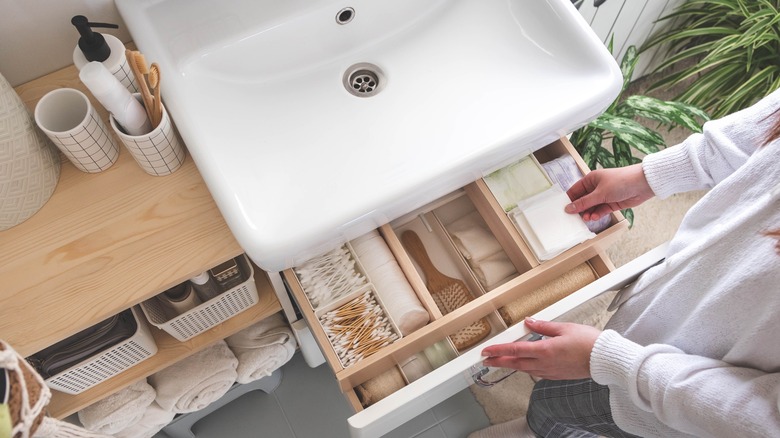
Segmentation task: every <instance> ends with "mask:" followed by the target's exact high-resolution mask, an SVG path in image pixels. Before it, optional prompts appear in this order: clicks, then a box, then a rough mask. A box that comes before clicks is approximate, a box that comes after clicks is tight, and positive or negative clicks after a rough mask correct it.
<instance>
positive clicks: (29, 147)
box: [0, 74, 60, 231]
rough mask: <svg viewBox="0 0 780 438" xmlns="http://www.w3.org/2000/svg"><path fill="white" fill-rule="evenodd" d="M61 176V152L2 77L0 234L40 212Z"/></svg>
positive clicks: (0, 104) (0, 94) (0, 86)
mask: <svg viewBox="0 0 780 438" xmlns="http://www.w3.org/2000/svg"><path fill="white" fill-rule="evenodd" d="M59 177H60V155H59V153H58V152H57V150H56V149H55V148H54V147H53V146H52V144H51V142H50V141H49V140H48V139H47V138H46V136H45V135H43V133H41V132H40V131H39V130H38V127H37V126H36V125H35V123H34V122H33V120H32V117H31V116H30V114H29V113H28V112H27V109H26V108H25V107H24V104H23V103H22V99H20V98H19V95H18V94H16V91H14V89H13V88H11V85H10V84H9V83H8V81H7V80H6V79H5V77H3V75H2V74H0V231H2V230H6V229H8V228H11V227H13V226H14V225H17V224H20V223H22V222H24V221H25V220H27V219H28V218H29V217H30V216H32V215H33V214H35V212H37V211H38V210H40V208H41V207H43V205H44V204H45V203H46V201H48V200H49V197H50V196H51V194H52V192H54V188H55V187H56V186H57V181H58V180H59Z"/></svg>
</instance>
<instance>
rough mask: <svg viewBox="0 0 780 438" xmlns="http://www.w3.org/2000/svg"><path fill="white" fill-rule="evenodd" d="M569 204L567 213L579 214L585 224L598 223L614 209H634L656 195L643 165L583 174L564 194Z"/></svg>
mask: <svg viewBox="0 0 780 438" xmlns="http://www.w3.org/2000/svg"><path fill="white" fill-rule="evenodd" d="M566 194H567V195H569V199H571V200H572V203H571V204H569V205H567V206H566V213H581V214H582V218H583V219H584V220H586V221H595V220H599V219H600V218H601V217H602V216H605V215H607V214H609V213H610V212H613V211H615V210H622V209H624V208H631V207H636V206H637V205H639V204H641V203H643V202H645V201H647V200H648V199H650V198H652V197H653V196H655V194H654V193H653V190H652V189H651V188H650V185H649V184H648V183H647V179H646V178H645V173H644V171H642V164H634V165H632V166H628V167H619V168H614V169H599V170H594V171H593V172H590V173H588V174H587V175H585V177H584V178H582V179H580V180H579V181H577V182H576V183H574V185H573V186H571V188H570V189H569V190H568V191H567V192H566Z"/></svg>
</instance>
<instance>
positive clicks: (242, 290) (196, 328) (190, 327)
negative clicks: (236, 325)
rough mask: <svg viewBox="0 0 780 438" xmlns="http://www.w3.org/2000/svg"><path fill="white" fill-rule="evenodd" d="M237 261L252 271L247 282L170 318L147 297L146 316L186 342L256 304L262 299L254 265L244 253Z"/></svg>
mask: <svg viewBox="0 0 780 438" xmlns="http://www.w3.org/2000/svg"><path fill="white" fill-rule="evenodd" d="M238 263H239V264H241V266H242V268H243V271H244V272H249V279H248V280H247V281H245V282H243V283H241V284H240V285H238V286H236V287H234V288H232V289H230V290H228V291H226V292H223V293H221V294H219V295H218V296H216V297H214V298H212V299H210V300H208V301H206V302H205V303H202V304H199V305H198V306H197V307H194V308H192V309H190V310H188V311H187V312H184V313H182V314H181V315H179V316H177V317H175V318H173V319H170V320H169V319H168V317H167V316H165V311H164V310H163V308H162V306H161V305H160V303H159V301H158V300H156V299H154V298H152V299H149V300H146V301H144V302H142V303H141V309H142V310H143V312H144V315H146V319H148V320H149V322H150V323H151V324H152V325H153V326H155V327H157V328H158V329H161V330H165V332H167V333H168V334H169V335H171V336H173V337H174V338H176V339H177V340H179V341H186V340H188V339H190V338H192V337H195V336H197V335H199V334H201V333H203V332H205V331H206V330H209V329H210V328H212V327H214V326H216V325H217V324H220V323H222V322H224V321H226V320H228V319H230V318H232V317H234V316H236V315H238V314H239V313H241V312H243V311H244V310H247V309H248V308H250V307H252V306H253V305H255V304H257V303H258V301H260V299H259V297H258V295H257V286H256V285H255V278H254V276H255V273H254V269H252V264H251V263H249V261H248V260H247V259H246V256H245V255H242V256H241V257H239V258H238Z"/></svg>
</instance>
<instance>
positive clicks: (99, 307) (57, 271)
mask: <svg viewBox="0 0 780 438" xmlns="http://www.w3.org/2000/svg"><path fill="white" fill-rule="evenodd" d="M60 87H71V88H77V89H80V90H82V91H84V92H85V93H86V94H87V95H88V96H90V99H92V102H93V104H96V101H95V100H94V98H92V96H91V94H90V93H89V92H88V91H87V90H86V88H85V87H84V86H83V85H82V84H81V82H80V81H79V80H78V72H77V70H76V68H75V67H73V66H71V67H68V68H65V69H62V70H59V71H57V72H55V73H52V74H50V75H47V76H44V77H42V78H39V79H36V80H34V81H31V82H28V83H26V84H23V85H21V86H19V87H16V91H17V92H18V93H19V95H20V96H21V97H22V100H24V102H25V104H26V105H27V106H28V108H30V110H32V109H33V108H34V106H35V104H36V102H37V101H38V100H39V99H40V98H41V97H42V96H43V95H44V94H46V93H47V92H48V91H50V90H53V89H55V88H60ZM95 106H96V107H97V108H98V109H99V111H100V112H101V115H102V116H103V117H104V119H107V117H106V116H107V114H106V111H105V110H104V109H103V108H102V106H100V105H99V104H96V105H95ZM117 142H118V141H117ZM117 144H119V145H121V143H119V142H118V143H117ZM241 252H242V249H241V247H240V246H239V245H238V243H237V242H236V240H235V239H234V237H233V235H232V234H231V233H230V231H229V230H228V227H227V225H226V224H225V221H224V220H223V219H222V216H221V214H220V213H219V211H218V210H217V207H216V204H215V203H214V201H213V199H212V198H211V195H210V194H209V191H208V189H207V188H206V185H205V183H204V182H203V180H202V178H201V176H200V174H199V173H198V170H197V169H196V167H195V165H194V163H193V162H192V159H191V158H189V157H187V160H186V161H185V163H184V165H183V166H182V167H181V168H180V169H179V170H177V171H176V172H174V173H173V174H171V175H169V176H164V177H154V176H150V175H147V174H146V173H144V172H143V171H142V170H141V168H140V167H139V166H138V165H137V164H136V163H135V161H133V159H132V157H131V156H130V154H129V153H128V152H127V150H126V149H124V147H122V146H120V157H119V161H118V162H117V163H116V164H114V165H113V166H112V167H111V168H110V169H108V170H106V171H104V172H102V173H98V174H88V173H83V172H80V171H78V170H77V169H76V168H75V167H74V166H73V165H72V164H71V163H70V162H69V161H68V160H67V159H64V158H63V163H62V173H61V176H60V180H59V183H58V184H57V188H56V190H55V192H54V194H53V196H52V197H51V199H50V200H49V201H48V202H47V203H46V205H44V207H43V208H42V209H41V210H40V211H38V212H37V213H36V214H35V215H34V216H32V217H31V218H30V219H28V220H27V221H25V222H23V223H22V224H20V225H17V226H15V227H13V228H11V229H9V230H6V231H0V338H1V339H4V340H5V341H7V342H8V343H10V344H11V345H12V346H13V347H14V348H15V349H16V350H17V351H18V352H19V353H20V354H21V355H23V356H28V355H30V354H32V353H35V352H37V351H39V350H41V349H43V348H45V347H47V346H49V345H51V344H53V343H55V342H57V341H59V340H61V339H63V338H66V337H68V336H70V335H72V334H74V333H76V332H78V331H80V330H82V329H84V328H87V327H89V326H90V325H93V324H95V323H97V322H99V321H101V320H103V319H105V318H107V317H109V316H111V315H114V314H116V313H118V312H119V311H121V310H124V309H127V308H128V307H130V306H132V305H134V304H136V303H139V302H141V301H143V300H144V299H146V298H149V297H150V296H153V295H156V294H157V293H159V292H161V291H163V290H165V289H167V288H169V287H171V286H173V285H175V284H178V283H180V282H182V281H184V280H186V279H187V278H189V277H191V276H193V275H194V274H197V273H199V272H202V271H204V270H206V269H208V268H211V267H213V266H214V265H216V264H218V263H220V262H222V261H224V260H227V259H229V258H232V257H235V256H236V255H238V254H240V253H241ZM266 281H267V279H266ZM277 306H278V303H277ZM155 330H156V329H155Z"/></svg>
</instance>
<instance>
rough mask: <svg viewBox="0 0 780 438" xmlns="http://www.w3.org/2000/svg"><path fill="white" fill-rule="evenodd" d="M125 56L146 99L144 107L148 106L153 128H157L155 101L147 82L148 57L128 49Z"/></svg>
mask: <svg viewBox="0 0 780 438" xmlns="http://www.w3.org/2000/svg"><path fill="white" fill-rule="evenodd" d="M125 57H126V58H127V64H128V65H130V70H132V71H133V76H135V81H136V82H137V83H138V90H139V91H140V92H141V98H142V99H143V101H144V107H145V108H146V115H147V116H148V117H149V120H150V121H152V129H154V128H156V127H157V125H155V124H154V114H153V111H154V108H153V107H154V101H153V99H152V94H151V93H150V92H149V85H148V84H147V83H146V76H145V75H146V74H147V73H148V72H149V68H148V67H147V66H146V58H144V55H142V54H141V52H139V51H134V50H129V49H128V50H126V51H125Z"/></svg>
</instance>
